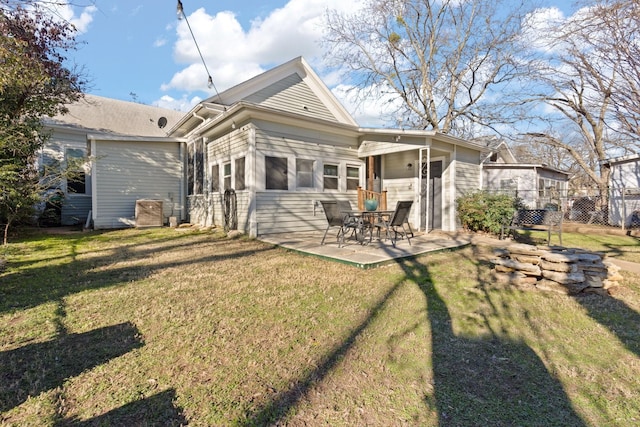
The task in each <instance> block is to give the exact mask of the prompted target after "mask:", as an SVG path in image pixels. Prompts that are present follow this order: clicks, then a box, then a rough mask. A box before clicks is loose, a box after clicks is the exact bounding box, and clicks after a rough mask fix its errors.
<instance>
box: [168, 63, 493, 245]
mask: <svg viewBox="0 0 640 427" xmlns="http://www.w3.org/2000/svg"><path fill="white" fill-rule="evenodd" d="M170 135H171V136H173V137H176V138H181V139H184V140H186V146H187V152H188V160H189V167H188V182H187V194H188V206H189V217H190V221H191V222H195V223H200V224H207V225H208V224H216V225H220V224H223V223H224V222H225V220H226V221H227V222H229V217H230V216H233V217H235V221H234V222H237V226H238V228H239V229H240V230H243V231H245V232H246V233H248V234H249V235H251V236H258V235H262V234H269V233H281V232H290V231H308V230H319V229H323V228H324V227H326V220H325V217H324V214H323V212H322V209H321V207H320V203H319V201H320V200H349V201H351V202H352V204H353V205H355V203H356V202H357V188H358V186H362V187H366V188H367V189H369V190H375V191H380V190H384V191H386V192H387V198H388V205H389V206H388V207H389V208H393V207H394V206H395V204H396V202H397V201H399V200H413V201H414V208H413V210H412V214H411V220H410V222H411V223H412V226H413V227H414V228H415V229H422V230H425V229H434V228H436V229H443V230H454V229H456V227H457V223H456V209H455V200H456V198H457V197H458V196H459V195H460V194H462V193H464V192H466V191H469V190H472V189H478V188H479V186H480V152H481V149H482V147H481V146H480V145H478V144H476V143H472V142H469V141H466V140H462V139H458V138H454V137H451V136H447V135H443V134H440V133H437V132H432V131H420V130H401V129H370V128H361V127H359V126H358V125H357V123H356V122H355V121H354V120H353V118H352V117H351V116H350V115H349V114H348V112H347V111H346V110H345V109H344V107H343V106H342V105H341V104H340V103H339V102H338V100H337V99H336V98H335V97H334V96H333V94H332V93H331V91H330V90H329V89H328V88H327V87H326V86H325V85H324V83H323V82H322V81H321V80H320V78H319V77H318V76H317V75H316V74H315V72H314V71H313V70H312V69H311V68H310V67H309V66H308V64H307V63H306V61H304V59H302V58H296V59H293V60H291V61H289V62H287V63H285V64H282V65H280V66H278V67H276V68H274V69H271V70H269V71H267V72H265V73H263V74H261V75H259V76H256V77H254V78H252V79H250V80H248V81H246V82H244V83H241V84H239V85H237V86H235V87H233V88H231V89H229V90H226V91H224V92H222V93H220V94H219V95H217V96H214V97H212V98H209V99H207V100H205V101H204V102H202V103H200V104H198V105H197V106H196V107H194V108H193V109H192V110H191V111H190V112H189V113H188V114H186V115H185V116H184V117H183V119H182V120H181V121H180V122H178V123H177V124H176V125H175V126H174V127H173V128H172V129H171V132H170ZM231 190H233V192H231ZM225 195H226V196H227V197H226V199H225ZM231 198H232V200H230V199H231Z"/></svg>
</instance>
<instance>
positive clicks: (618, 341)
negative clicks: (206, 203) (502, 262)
mask: <svg viewBox="0 0 640 427" xmlns="http://www.w3.org/2000/svg"><path fill="white" fill-rule="evenodd" d="M7 251H8V252H7V258H8V260H9V261H10V264H9V268H8V270H7V271H6V272H5V273H3V274H2V275H0V367H1V369H2V370H0V411H2V415H0V421H1V422H2V423H3V424H5V425H16V426H17V425H74V426H75V425H180V424H186V423H187V422H188V423H189V424H190V425H239V426H248V425H292V426H298V425H333V426H339V425H390V426H391V425H425V426H428V425H470V426H471V425H494V426H496V425H504V426H507V425H509V426H511V425H576V426H579V425H591V426H600V425H620V426H626V425H632V424H638V423H640V417H639V416H638V414H639V413H640V385H638V381H637V378H638V377H639V376H640V359H639V356H640V329H639V328H640V315H639V314H638V313H639V310H640V278H638V277H629V278H628V280H626V281H625V286H624V287H623V288H622V289H620V290H619V292H618V294H617V298H608V299H606V298H601V297H597V296H592V297H586V298H579V299H575V298H571V297H566V296H561V295H555V294H543V293H535V292H521V291H518V290H516V289H511V288H505V287H499V286H495V285H492V284H491V280H490V276H489V274H488V273H489V266H488V265H487V264H486V263H485V262H484V261H482V260H483V259H485V257H486V251H487V248H482V247H470V248H466V249H464V250H459V251H454V252H446V253H441V254H435V255H429V256H423V257H420V258H417V259H415V260H405V261H401V262H398V263H397V264H394V265H389V266H385V267H382V268H378V269H374V270H366V271H363V270H359V269H357V268H355V267H349V266H345V265H343V264H338V263H332V262H329V261H325V260H319V259H316V258H312V257H306V256H302V255H298V254H294V253H290V252H287V251H284V250H281V249H278V248H273V247H272V246H269V245H266V244H263V243H261V242H258V241H252V240H245V239H227V238H225V237H224V236H222V235H219V234H215V233H213V232H201V233H200V232H185V231H175V230H170V229H152V230H125V231H115V232H109V233H101V234H99V233H95V234H93V233H91V234H82V233H77V234H71V235H59V236H34V237H33V238H32V239H26V240H25V241H23V242H21V243H15V244H12V245H11V246H10V247H9V248H8V250H7Z"/></svg>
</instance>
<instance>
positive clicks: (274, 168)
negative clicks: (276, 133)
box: [264, 157, 289, 190]
mask: <svg viewBox="0 0 640 427" xmlns="http://www.w3.org/2000/svg"><path fill="white" fill-rule="evenodd" d="M264 170H265V188H266V189H267V190H288V189H289V181H288V174H287V158H286V157H265V158H264Z"/></svg>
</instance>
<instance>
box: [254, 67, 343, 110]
mask: <svg viewBox="0 0 640 427" xmlns="http://www.w3.org/2000/svg"><path fill="white" fill-rule="evenodd" d="M245 100H246V101H249V102H253V103H256V104H259V105H262V106H265V107H269V108H274V109H277V110H282V111H289V112H293V113H297V114H301V115H305V116H309V117H314V118H317V119H323V120H330V121H337V120H336V118H335V116H334V115H333V114H332V113H331V111H329V109H328V108H327V107H326V106H325V105H324V104H323V103H322V101H320V99H318V97H317V96H316V94H315V93H314V92H313V91H312V90H311V88H310V87H309V86H308V85H307V84H306V83H305V82H304V81H303V80H302V79H301V78H300V76H299V75H298V74H295V73H294V74H291V75H289V76H288V77H285V78H284V79H282V80H280V81H279V82H276V83H274V84H272V85H270V86H268V87H266V88H264V89H262V90H260V91H258V92H256V93H254V94H253V95H251V96H249V97H247V98H245Z"/></svg>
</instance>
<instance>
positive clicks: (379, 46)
mask: <svg viewBox="0 0 640 427" xmlns="http://www.w3.org/2000/svg"><path fill="white" fill-rule="evenodd" d="M525 4H526V5H528V7H533V5H532V2H530V1H529V2H517V1H512V0H511V1H503V0H442V1H429V0H368V1H367V2H365V4H364V6H363V8H362V9H361V10H360V11H359V12H356V13H354V14H351V15H345V14H340V13H338V12H335V11H333V12H329V14H328V33H327V36H326V39H325V41H326V43H327V44H328V45H329V47H330V49H329V50H328V51H329V52H330V56H331V57H330V58H329V60H330V61H333V63H334V65H339V66H343V67H347V73H348V75H349V76H350V77H351V78H352V80H353V81H355V82H357V83H355V84H354V86H355V87H357V89H358V93H359V95H360V96H361V97H366V96H368V95H370V92H369V91H374V92H375V91H377V92H380V91H383V92H384V91H387V92H388V93H390V94H392V95H393V96H394V97H396V99H395V101H399V102H397V104H396V105H397V108H396V111H395V112H394V113H395V114H397V117H396V118H395V120H390V122H394V123H395V124H397V125H401V126H406V127H411V128H424V129H427V128H428V129H433V130H438V131H441V132H445V133H454V134H457V135H463V134H466V133H467V132H468V131H469V130H470V128H471V127H477V126H478V125H482V126H489V127H493V128H495V127H496V126H498V125H499V124H501V123H506V122H512V121H513V120H514V118H513V112H514V109H513V108H507V106H506V104H505V103H504V102H502V98H501V97H500V96H496V94H498V93H499V92H501V91H504V90H507V86H508V84H509V83H510V82H511V81H514V80H515V79H516V78H517V77H521V76H523V75H524V74H526V73H527V71H526V69H525V67H523V65H524V63H525V62H524V61H523V60H522V57H521V56H518V55H517V54H518V53H519V52H521V51H522V49H520V48H518V47H517V45H518V43H519V42H520V41H521V39H520V37H519V34H520V23H521V19H522V18H523V16H524V15H525V12H526V10H525Z"/></svg>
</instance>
